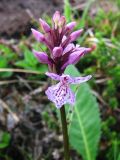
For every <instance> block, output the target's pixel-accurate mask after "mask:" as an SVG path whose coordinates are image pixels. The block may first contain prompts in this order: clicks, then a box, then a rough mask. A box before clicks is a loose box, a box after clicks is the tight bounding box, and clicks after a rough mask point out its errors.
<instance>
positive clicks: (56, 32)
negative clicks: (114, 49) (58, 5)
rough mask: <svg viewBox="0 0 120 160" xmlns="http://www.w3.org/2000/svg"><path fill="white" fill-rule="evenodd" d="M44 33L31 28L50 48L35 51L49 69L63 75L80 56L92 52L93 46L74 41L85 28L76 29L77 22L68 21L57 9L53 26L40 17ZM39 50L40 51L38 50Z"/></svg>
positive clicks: (41, 41) (40, 40)
mask: <svg viewBox="0 0 120 160" xmlns="http://www.w3.org/2000/svg"><path fill="white" fill-rule="evenodd" d="M39 22H40V25H41V28H42V33H41V32H39V31H37V30H35V29H31V30H32V33H33V36H34V38H35V39H36V40H37V41H38V42H40V43H43V44H44V45H46V46H47V48H48V49H49V51H48V53H49V54H47V53H45V52H44V53H42V54H38V53H36V54H35V53H34V55H35V56H36V58H38V60H39V61H40V62H42V63H45V64H48V66H49V69H50V70H51V71H52V70H56V72H57V73H58V74H59V75H61V74H62V73H63V72H64V70H65V69H66V67H67V66H68V65H70V64H76V63H77V62H78V61H79V60H80V58H81V57H82V56H83V55H85V54H86V53H88V52H90V51H91V50H92V49H91V48H85V47H81V46H78V45H76V46H75V45H74V44H73V42H74V41H75V40H76V39H77V38H78V37H79V36H80V35H81V34H82V32H83V29H79V30H77V31H74V28H75V26H76V22H74V21H73V22H70V23H68V24H67V23H66V18H65V17H64V16H62V15H61V14H60V12H59V11H56V12H55V13H54V14H53V17H52V26H50V25H49V24H48V23H47V22H46V21H44V20H43V19H39ZM36 52H38V51H36Z"/></svg>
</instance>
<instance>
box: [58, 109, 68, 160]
mask: <svg viewBox="0 0 120 160" xmlns="http://www.w3.org/2000/svg"><path fill="white" fill-rule="evenodd" d="M60 115H61V124H62V132H63V143H64V158H65V160H70V152H69V138H68V130H67V121H66V113H65V106H62V107H61V108H60Z"/></svg>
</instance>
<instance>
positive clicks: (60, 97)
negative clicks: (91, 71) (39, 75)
mask: <svg viewBox="0 0 120 160" xmlns="http://www.w3.org/2000/svg"><path fill="white" fill-rule="evenodd" d="M46 75H47V76H49V77H50V78H52V79H53V80H56V81H59V83H57V84H56V85H53V86H51V87H48V89H47V90H46V92H45V93H46V95H47V97H48V99H49V100H50V101H52V102H53V103H55V106H56V107H57V108H61V107H62V106H63V105H64V104H66V103H68V104H71V105H74V104H75V94H74V93H73V92H72V90H71V89H70V84H80V83H83V82H86V81H88V80H89V79H90V78H91V77H92V76H91V75H88V76H86V77H71V76H69V75H65V74H62V75H61V76H60V75H57V74H54V73H50V72H47V73H46Z"/></svg>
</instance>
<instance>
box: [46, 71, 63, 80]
mask: <svg viewBox="0 0 120 160" xmlns="http://www.w3.org/2000/svg"><path fill="white" fill-rule="evenodd" d="M45 74H46V75H47V76H48V77H50V78H52V79H53V80H56V81H60V76H59V75H58V74H55V73H50V72H46V73H45Z"/></svg>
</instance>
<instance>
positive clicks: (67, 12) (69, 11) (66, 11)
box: [64, 0, 72, 22]
mask: <svg viewBox="0 0 120 160" xmlns="http://www.w3.org/2000/svg"><path fill="white" fill-rule="evenodd" d="M64 15H65V17H66V19H67V22H70V21H71V15H72V7H71V5H70V2H69V0H64Z"/></svg>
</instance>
